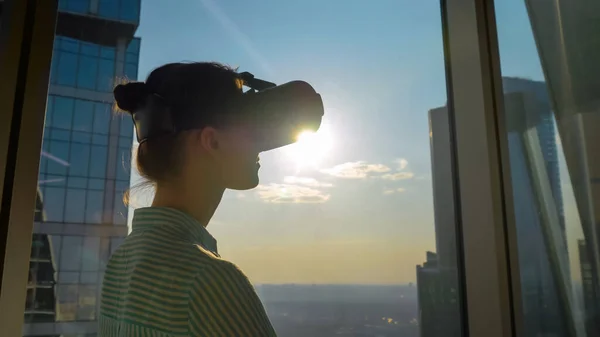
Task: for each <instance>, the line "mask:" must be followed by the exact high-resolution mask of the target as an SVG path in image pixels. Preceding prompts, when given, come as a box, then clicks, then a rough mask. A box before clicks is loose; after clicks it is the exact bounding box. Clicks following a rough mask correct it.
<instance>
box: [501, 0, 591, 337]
mask: <svg viewBox="0 0 600 337" xmlns="http://www.w3.org/2000/svg"><path fill="white" fill-rule="evenodd" d="M495 4H496V22H497V24H498V37H499V47H500V58H501V71H502V76H503V86H504V95H503V99H504V111H503V116H502V118H503V119H504V123H505V125H506V130H505V134H504V137H505V139H506V141H507V144H508V156H507V157H508V162H509V167H510V175H511V179H512V207H513V209H514V219H513V220H514V226H515V228H516V234H517V237H516V246H517V251H518V261H519V265H518V268H519V274H520V280H519V281H520V289H521V292H522V296H521V298H520V303H517V305H519V306H521V311H522V312H523V319H522V322H523V325H524V327H523V334H522V335H523V336H550V335H553V336H566V335H573V336H595V335H598V334H599V333H600V330H598V329H599V328H600V325H599V324H598V323H599V322H600V320H599V317H600V316H599V315H598V313H600V301H599V300H598V299H599V298H600V297H598V294H599V293H598V289H600V287H599V286H598V285H599V284H600V281H599V280H600V274H599V270H598V267H597V266H598V261H600V256H599V255H598V251H599V250H598V242H599V241H598V238H599V237H598V235H597V228H598V226H597V222H596V221H595V220H593V219H594V218H595V217H596V215H593V214H599V213H598V205H600V202H598V200H600V194H599V192H600V189H599V188H598V187H597V185H598V184H597V179H595V178H596V177H598V176H600V175H599V174H598V173H600V166H599V165H598V164H599V163H600V162H599V161H598V160H596V159H594V158H596V157H597V155H596V154H597V153H598V150H600V147H599V146H598V144H600V142H599V141H598V138H597V137H598V136H597V135H598V130H600V118H599V116H600V108H599V107H600V105H598V98H597V97H598V94H597V93H598V88H600V82H599V81H598V78H597V76H594V75H591V74H596V73H598V72H600V66H599V65H598V62H597V59H598V57H600V49H599V48H598V47H597V44H596V45H593V44H592V43H590V41H591V40H585V39H581V38H580V37H581V36H583V35H587V36H593V35H597V34H598V28H599V27H598V26H597V25H593V24H592V23H591V22H592V21H593V19H591V16H590V14H589V13H597V12H598V10H600V7H599V6H598V2H595V1H587V2H586V1H584V2H581V3H577V4H575V3H572V2H568V1H559V2H558V3H556V4H554V5H551V6H546V5H542V4H541V3H536V2H532V1H520V0H509V1H502V2H495ZM594 15H595V14H594ZM588 18H589V20H590V21H588ZM558 55H561V56H560V57H558ZM587 268H589V269H587ZM586 271H589V272H586Z"/></svg>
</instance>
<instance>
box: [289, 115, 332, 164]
mask: <svg viewBox="0 0 600 337" xmlns="http://www.w3.org/2000/svg"><path fill="white" fill-rule="evenodd" d="M331 148H332V140H331V134H330V133H329V130H328V128H327V127H324V126H321V128H320V129H319V131H317V132H312V131H303V132H301V133H300V134H298V137H297V141H296V143H294V144H292V145H290V146H289V147H288V148H287V154H288V155H289V157H290V158H291V160H292V161H293V162H294V163H295V164H296V166H297V169H302V168H319V164H320V163H321V161H322V160H323V159H324V158H325V157H326V156H327V155H328V154H329V153H330V151H331Z"/></svg>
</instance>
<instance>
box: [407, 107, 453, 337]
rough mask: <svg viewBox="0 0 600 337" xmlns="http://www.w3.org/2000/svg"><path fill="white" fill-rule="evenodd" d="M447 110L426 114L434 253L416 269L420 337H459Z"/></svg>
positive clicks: (437, 110) (429, 254) (431, 111)
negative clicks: (431, 188)
mask: <svg viewBox="0 0 600 337" xmlns="http://www.w3.org/2000/svg"><path fill="white" fill-rule="evenodd" d="M449 123H450V122H449V115H448V109H447V108H446V107H440V108H436V109H432V110H430V111H429V130H430V134H429V135H430V149H431V168H432V186H433V204H434V219H435V243H436V251H437V252H436V253H432V252H427V260H426V262H425V263H424V264H423V265H422V266H417V288H418V302H419V326H420V331H421V337H434V336H461V335H462V334H461V320H460V314H459V313H460V308H459V297H458V296H459V290H458V272H457V270H458V266H457V263H458V256H457V252H458V251H457V246H456V233H457V226H456V214H455V209H456V205H455V204H454V200H455V198H454V185H453V184H454V182H453V175H452V148H451V135H450V124H449Z"/></svg>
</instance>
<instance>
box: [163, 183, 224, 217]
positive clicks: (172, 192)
mask: <svg viewBox="0 0 600 337" xmlns="http://www.w3.org/2000/svg"><path fill="white" fill-rule="evenodd" d="M224 192H225V189H224V188H220V187H214V186H210V185H209V184H207V185H204V186H202V187H200V188H196V187H194V186H190V185H185V184H181V185H179V186H174V185H167V184H157V187H156V194H155V196H154V200H153V202H152V207H169V208H174V209H177V210H180V211H182V212H185V213H187V214H189V215H190V216H192V217H193V218H195V219H196V220H197V221H198V222H200V223H201V224H202V225H203V226H204V227H206V226H207V225H208V223H209V222H210V219H211V218H212V217H213V215H214V214H215V211H216V210H217V207H218V206H219V203H220V202H221V199H222V198H223V193H224Z"/></svg>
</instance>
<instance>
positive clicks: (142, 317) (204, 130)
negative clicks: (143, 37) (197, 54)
mask: <svg viewBox="0 0 600 337" xmlns="http://www.w3.org/2000/svg"><path fill="white" fill-rule="evenodd" d="M114 95H115V100H116V102H117V105H118V107H119V108H120V109H121V110H123V111H126V112H128V113H130V114H132V115H134V114H135V115H134V117H135V120H136V126H137V132H138V138H140V137H141V138H143V139H141V142H140V145H139V147H138V149H137V159H136V160H137V169H138V171H139V172H140V174H141V176H142V177H144V178H145V179H147V180H148V181H149V182H151V183H152V184H153V185H154V187H155V192H156V194H155V197H154V201H153V203H152V206H151V207H148V208H141V209H137V210H136V211H135V213H134V217H133V229H132V232H131V234H130V235H129V236H128V237H127V238H126V239H125V241H124V243H123V244H122V245H121V246H120V247H119V248H118V249H117V250H116V252H115V253H114V254H113V255H112V257H111V259H110V261H109V263H108V266H107V268H106V274H105V277H104V283H103V288H102V296H101V308H100V334H99V336H101V337H112V336H119V337H120V336H181V335H183V336H186V335H189V336H275V331H274V330H273V327H272V326H271V323H270V322H269V319H268V317H267V315H266V313H265V310H264V308H263V306H262V304H261V302H260V300H259V298H258V296H257V295H256V293H255V291H254V288H253V286H252V284H251V283H250V282H249V281H248V279H247V278H246V276H245V275H244V274H243V273H242V272H241V271H240V270H239V269H238V268H237V267H236V266H235V265H234V264H232V263H230V262H227V261H225V260H223V259H221V258H220V257H219V254H218V251H217V242H216V240H215V239H214V238H213V237H212V236H211V235H210V234H209V232H208V231H207V230H206V225H207V224H208V223H209V221H210V219H211V217H212V216H213V214H214V212H215V210H216V208H217V206H218V205H219V202H220V201H221V198H222V196H223V193H224V191H225V189H227V188H229V189H236V190H247V189H251V188H254V187H256V186H257V185H258V169H259V167H260V165H259V164H258V153H259V149H258V146H257V145H256V142H255V139H254V137H253V134H252V125H251V123H249V122H247V121H245V119H244V118H243V116H241V115H239V114H238V115H236V111H235V109H225V108H224V107H225V106H227V104H228V102H231V101H235V99H236V98H237V97H239V95H242V82H241V81H240V79H239V75H238V74H237V73H236V72H235V71H234V70H233V69H230V68H228V67H226V66H223V65H220V64H216V63H189V64H184V63H176V64H167V65H165V66H162V67H160V68H158V69H156V70H154V71H153V72H152V73H151V74H150V76H149V77H148V79H147V81H146V82H145V83H140V82H135V83H128V84H124V85H119V86H117V87H116V88H115V90H114ZM157 105H158V106H159V108H157ZM140 125H143V126H144V128H145V129H147V130H141V127H140ZM190 125H193V127H189V126H190ZM148 130H150V131H148ZM157 130H158V131H160V132H158V131H157ZM144 133H148V134H147V135H144ZM146 136H147V138H146Z"/></svg>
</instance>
